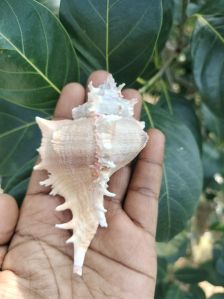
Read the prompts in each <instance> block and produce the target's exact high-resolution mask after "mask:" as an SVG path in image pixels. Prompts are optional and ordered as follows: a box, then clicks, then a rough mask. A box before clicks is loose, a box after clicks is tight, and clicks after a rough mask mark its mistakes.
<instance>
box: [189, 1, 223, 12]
mask: <svg viewBox="0 0 224 299" xmlns="http://www.w3.org/2000/svg"><path fill="white" fill-rule="evenodd" d="M195 13H200V14H203V15H221V14H222V15H223V14H224V0H215V1H214V0H206V1H205V2H204V3H202V4H195V3H190V4H189V5H188V16H191V15H193V14H195Z"/></svg>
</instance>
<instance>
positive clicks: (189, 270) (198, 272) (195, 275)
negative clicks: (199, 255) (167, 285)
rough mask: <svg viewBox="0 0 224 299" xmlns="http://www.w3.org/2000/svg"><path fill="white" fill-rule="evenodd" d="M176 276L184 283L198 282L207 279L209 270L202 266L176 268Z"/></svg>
mask: <svg viewBox="0 0 224 299" xmlns="http://www.w3.org/2000/svg"><path fill="white" fill-rule="evenodd" d="M174 276H175V278H176V279H177V280H179V281H181V282H184V283H198V282H201V281H204V280H206V278H207V271H206V270H204V269H200V268H193V267H184V268H180V269H178V270H176V271H175V272H174Z"/></svg>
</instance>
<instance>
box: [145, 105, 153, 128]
mask: <svg viewBox="0 0 224 299" xmlns="http://www.w3.org/2000/svg"><path fill="white" fill-rule="evenodd" d="M143 108H144V110H145V113H146V115H147V116H148V119H149V123H150V126H151V128H155V124H154V121H153V119H152V115H151V113H150V111H149V108H148V106H147V104H146V102H145V101H143Z"/></svg>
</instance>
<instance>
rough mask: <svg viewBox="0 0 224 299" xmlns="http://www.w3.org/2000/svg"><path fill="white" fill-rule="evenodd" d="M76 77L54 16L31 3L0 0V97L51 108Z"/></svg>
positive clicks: (75, 67)
mask: <svg viewBox="0 0 224 299" xmlns="http://www.w3.org/2000/svg"><path fill="white" fill-rule="evenodd" d="M78 78H79V69H78V62H77V58H76V55H75V52H74V49H73V47H72V44H71V41H70V39H69V36H68V34H67V33H66V31H65V30H64V28H63V27H62V25H61V23H60V21H59V20H58V19H57V17H55V15H54V14H52V13H51V12H50V11H49V10H48V9H47V8H46V7H44V6H43V5H41V4H39V3H38V2H36V1H33V0H24V1H23V3H22V5H21V1H17V0H2V1H0V98H2V99H3V100H5V101H6V102H10V103H14V104H16V105H19V106H24V107H31V108H36V109H44V108H47V109H48V108H52V107H54V105H55V103H56V100H57V98H58V96H59V94H60V90H61V88H62V87H63V86H64V85H65V84H66V83H68V82H71V81H76V80H78Z"/></svg>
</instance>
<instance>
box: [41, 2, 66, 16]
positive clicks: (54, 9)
mask: <svg viewBox="0 0 224 299" xmlns="http://www.w3.org/2000/svg"><path fill="white" fill-rule="evenodd" d="M36 1H37V2H40V3H42V4H43V5H44V6H46V7H48V8H49V9H50V10H51V11H52V12H53V13H54V14H55V15H59V7H60V2H61V0H36Z"/></svg>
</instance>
